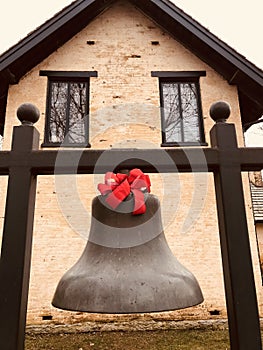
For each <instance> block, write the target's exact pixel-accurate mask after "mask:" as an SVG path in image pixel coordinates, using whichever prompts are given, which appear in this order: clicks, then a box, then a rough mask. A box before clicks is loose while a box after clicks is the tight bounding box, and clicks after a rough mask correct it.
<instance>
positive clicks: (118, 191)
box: [98, 169, 151, 215]
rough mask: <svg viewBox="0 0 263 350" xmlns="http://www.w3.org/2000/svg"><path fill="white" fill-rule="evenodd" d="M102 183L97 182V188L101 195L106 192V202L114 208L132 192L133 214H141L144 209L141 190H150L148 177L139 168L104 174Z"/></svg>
mask: <svg viewBox="0 0 263 350" xmlns="http://www.w3.org/2000/svg"><path fill="white" fill-rule="evenodd" d="M104 182H105V183H104V184H98V190H99V191H100V193H101V194H102V195H106V194H108V197H107V198H106V202H107V203H108V204H109V206H110V207H112V208H113V209H116V208H117V207H118V205H119V204H120V203H121V202H122V201H124V199H125V198H127V197H128V195H129V194H130V193H131V192H132V193H133V196H134V209H133V214H134V215H138V214H143V213H145V211H146V205H145V201H144V193H143V191H145V190H146V191H147V192H150V186H151V182H150V178H149V176H148V175H145V174H144V173H143V172H142V171H141V170H140V169H133V170H131V171H130V173H129V175H127V174H120V173H117V174H114V173H112V172H107V173H106V174H105V179H104Z"/></svg>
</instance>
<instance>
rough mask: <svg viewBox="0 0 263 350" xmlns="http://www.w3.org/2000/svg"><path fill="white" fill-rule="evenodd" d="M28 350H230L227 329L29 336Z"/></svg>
mask: <svg viewBox="0 0 263 350" xmlns="http://www.w3.org/2000/svg"><path fill="white" fill-rule="evenodd" d="M25 349H26V350H44V349H45V350H47V349H48V350H91V349H93V350H115V349H116V350H117V349H118V350H119V349H121V350H124V349H125V350H137V349H140V350H157V349H158V350H174V349H176V350H186V349H187V350H193V349H194V350H208V349H209V350H229V349H230V346H229V337H228V331H226V330H203V329H202V330H167V331H144V332H142V331H140V332H139V331H138V332H93V333H80V334H75V333H74V334H56V335H46V334H45V335H44V334H42V335H27V336H26V346H25Z"/></svg>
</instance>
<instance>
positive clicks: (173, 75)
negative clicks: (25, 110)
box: [151, 71, 208, 147]
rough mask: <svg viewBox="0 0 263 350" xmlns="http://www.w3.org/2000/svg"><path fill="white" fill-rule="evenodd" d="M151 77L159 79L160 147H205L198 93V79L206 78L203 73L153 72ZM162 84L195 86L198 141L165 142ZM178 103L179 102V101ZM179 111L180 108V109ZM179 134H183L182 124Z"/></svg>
mask: <svg viewBox="0 0 263 350" xmlns="http://www.w3.org/2000/svg"><path fill="white" fill-rule="evenodd" d="M151 75H152V77H158V78H159V92H160V106H161V127H162V143H161V146H162V147H178V146H198V145H199V146H207V145H208V144H207V142H206V141H205V132H204V121H203V111H202V103H201V91H200V77H201V76H206V72H205V71H180V72H173V71H155V72H151ZM163 83H177V84H184V83H191V84H195V88H196V92H197V100H196V102H197V108H198V126H199V136H200V142H199V141H192V142H191V141H184V142H174V141H173V142H169V141H167V140H166V132H165V115H164V96H163V87H162V84H163ZM179 103H180V101H179ZM180 109H181V108H180ZM181 127H182V128H181V129H180V130H181V132H183V128H184V127H183V123H182V125H181Z"/></svg>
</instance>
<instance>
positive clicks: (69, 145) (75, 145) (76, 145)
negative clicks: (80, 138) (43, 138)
mask: <svg viewBox="0 0 263 350" xmlns="http://www.w3.org/2000/svg"><path fill="white" fill-rule="evenodd" d="M45 147H48V148H57V147H63V148H90V147H91V144H90V143H88V144H87V143H65V144H64V143H59V142H58V143H42V144H41V148H45Z"/></svg>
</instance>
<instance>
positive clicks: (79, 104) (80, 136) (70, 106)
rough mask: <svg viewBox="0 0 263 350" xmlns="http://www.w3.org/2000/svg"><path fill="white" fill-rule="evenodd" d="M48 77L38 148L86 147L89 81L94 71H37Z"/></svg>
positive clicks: (87, 142)
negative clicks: (41, 137) (42, 130)
mask: <svg viewBox="0 0 263 350" xmlns="http://www.w3.org/2000/svg"><path fill="white" fill-rule="evenodd" d="M40 75H42V76H48V94H47V108H46V123H45V138H44V143H43V144H42V146H44V147H52V146H53V147H55V146H59V145H63V146H69V147H89V117H88V116H89V78H90V76H97V73H96V72H53V71H40Z"/></svg>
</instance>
